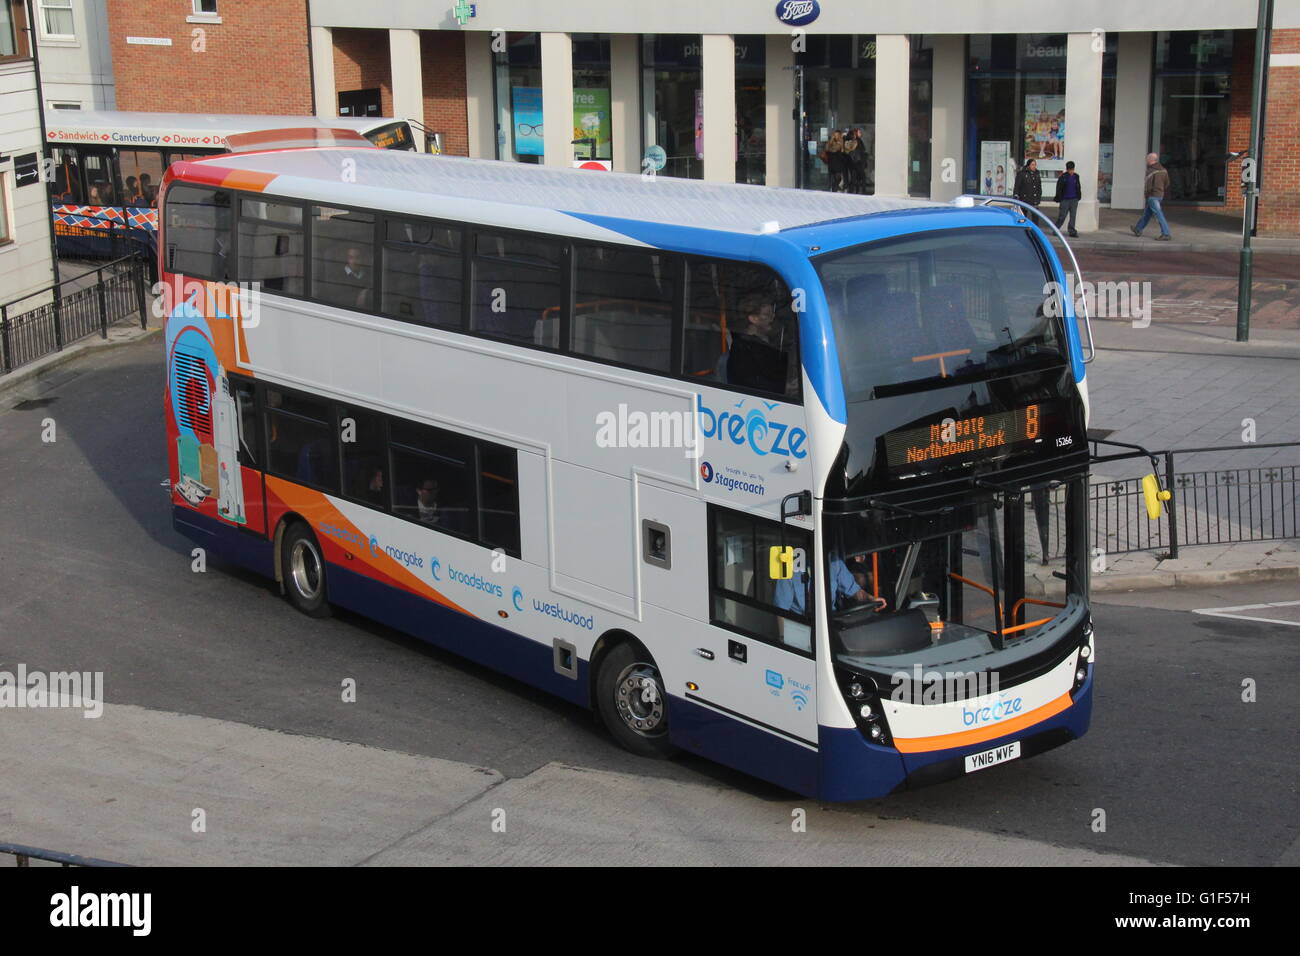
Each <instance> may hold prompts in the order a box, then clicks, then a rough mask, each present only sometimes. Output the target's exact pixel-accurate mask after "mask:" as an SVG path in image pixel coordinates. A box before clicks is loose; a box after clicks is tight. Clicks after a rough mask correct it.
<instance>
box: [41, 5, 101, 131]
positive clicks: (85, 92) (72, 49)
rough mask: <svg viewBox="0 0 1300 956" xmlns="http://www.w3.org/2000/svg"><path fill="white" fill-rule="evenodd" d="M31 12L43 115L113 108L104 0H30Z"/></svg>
mask: <svg viewBox="0 0 1300 956" xmlns="http://www.w3.org/2000/svg"><path fill="white" fill-rule="evenodd" d="M32 13H33V15H34V17H35V20H36V45H37V50H38V53H39V56H40V66H41V92H42V94H43V95H42V106H43V107H44V108H45V113H46V115H47V116H48V115H49V114H50V113H51V112H54V111H57V110H111V109H115V108H116V99H115V97H114V89H113V56H112V50H111V49H110V47H109V39H108V38H109V28H108V4H107V0H32Z"/></svg>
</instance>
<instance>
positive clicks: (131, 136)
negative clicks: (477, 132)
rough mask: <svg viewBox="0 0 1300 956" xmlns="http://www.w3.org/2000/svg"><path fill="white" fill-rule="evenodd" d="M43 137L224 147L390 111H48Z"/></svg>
mask: <svg viewBox="0 0 1300 956" xmlns="http://www.w3.org/2000/svg"><path fill="white" fill-rule="evenodd" d="M46 120H47V129H46V139H47V140H48V141H49V143H50V144H51V145H53V146H57V145H59V144H60V143H80V144H84V145H89V144H99V145H103V146H125V147H131V146H161V147H163V148H170V147H175V148H179V149H184V148H185V147H192V148H195V149H224V148H225V146H226V137H227V136H229V135H230V134H231V133H251V132H257V131H260V130H268V129H306V128H316V129H350V130H355V131H356V132H358V133H364V132H366V131H368V130H372V129H377V128H379V127H381V126H387V125H388V124H389V123H396V122H398V120H396V119H394V118H393V117H391V116H388V117H385V116H368V117H365V118H361V119H358V118H356V117H351V116H337V117H330V118H329V119H322V118H320V117H319V116H237V115H232V114H226V115H219V114H215V113H131V112H119V111H117V110H51V111H50V112H49V113H48V114H47V115H46Z"/></svg>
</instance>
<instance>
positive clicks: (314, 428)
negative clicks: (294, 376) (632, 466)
mask: <svg viewBox="0 0 1300 956" xmlns="http://www.w3.org/2000/svg"><path fill="white" fill-rule="evenodd" d="M265 414H266V434H267V439H268V440H267V462H266V464H267V468H266V470H267V471H268V472H270V473H271V474H273V475H279V476H280V477H281V478H287V479H289V480H290V481H296V482H299V483H300V484H304V485H311V486H312V487H315V488H321V489H323V490H325V491H329V492H333V493H335V494H337V493H338V484H339V482H338V460H339V459H338V445H337V443H336V442H335V434H334V412H333V410H332V409H331V408H330V406H329V405H328V404H326V403H325V402H323V401H320V400H318V399H313V398H307V397H306V396H303V395H298V394H296V393H294V392H285V391H281V390H280V389H277V388H268V389H267V390H266V410H265Z"/></svg>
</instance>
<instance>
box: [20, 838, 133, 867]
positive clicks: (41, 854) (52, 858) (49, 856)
mask: <svg viewBox="0 0 1300 956" xmlns="http://www.w3.org/2000/svg"><path fill="white" fill-rule="evenodd" d="M0 854H9V855H10V856H12V857H14V863H15V865H16V866H31V865H32V864H31V861H32V860H42V861H44V862H46V863H57V864H59V865H60V866H129V865H130V864H127V863H113V862H111V861H109V860H97V859H95V858H94V857H93V856H78V855H77V854H75V853H60V852H58V851H57V850H42V849H39V848H38V847H34V846H23V845H22V844H21V843H0Z"/></svg>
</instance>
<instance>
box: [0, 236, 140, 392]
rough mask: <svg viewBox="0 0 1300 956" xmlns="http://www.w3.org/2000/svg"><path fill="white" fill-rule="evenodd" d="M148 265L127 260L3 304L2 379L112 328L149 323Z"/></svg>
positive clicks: (0, 326)
mask: <svg viewBox="0 0 1300 956" xmlns="http://www.w3.org/2000/svg"><path fill="white" fill-rule="evenodd" d="M147 293H148V263H147V262H146V261H145V260H143V259H140V258H138V257H135V256H128V257H126V258H124V259H118V260H116V261H114V262H109V263H105V264H104V265H102V266H100V267H99V268H97V269H92V270H90V271H88V272H85V273H83V274H81V275H79V276H74V277H73V278H70V279H64V280H63V281H62V282H57V283H55V284H54V285H52V286H47V287H46V288H44V289H40V290H39V291H37V292H33V293H30V294H29V295H25V296H23V297H22V298H20V299H14V300H12V301H10V302H6V303H3V304H0V374H3V373H5V372H11V371H13V370H14V369H16V368H20V367H21V366H23V365H26V364H28V363H29V362H34V361H36V360H37V359H39V358H43V357H44V356H46V355H49V354H50V353H52V352H59V351H62V350H63V348H64V347H65V346H67V345H69V344H71V343H73V342H76V341H77V340H78V339H83V338H85V337H86V336H88V335H93V334H94V333H96V332H98V333H99V334H100V337H101V338H108V330H109V327H110V326H113V325H117V324H118V323H119V322H122V321H124V320H126V319H134V318H138V319H139V322H140V328H142V329H143V328H145V327H146V326H147V325H148V323H149V311H148V309H149V305H148V294H147Z"/></svg>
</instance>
